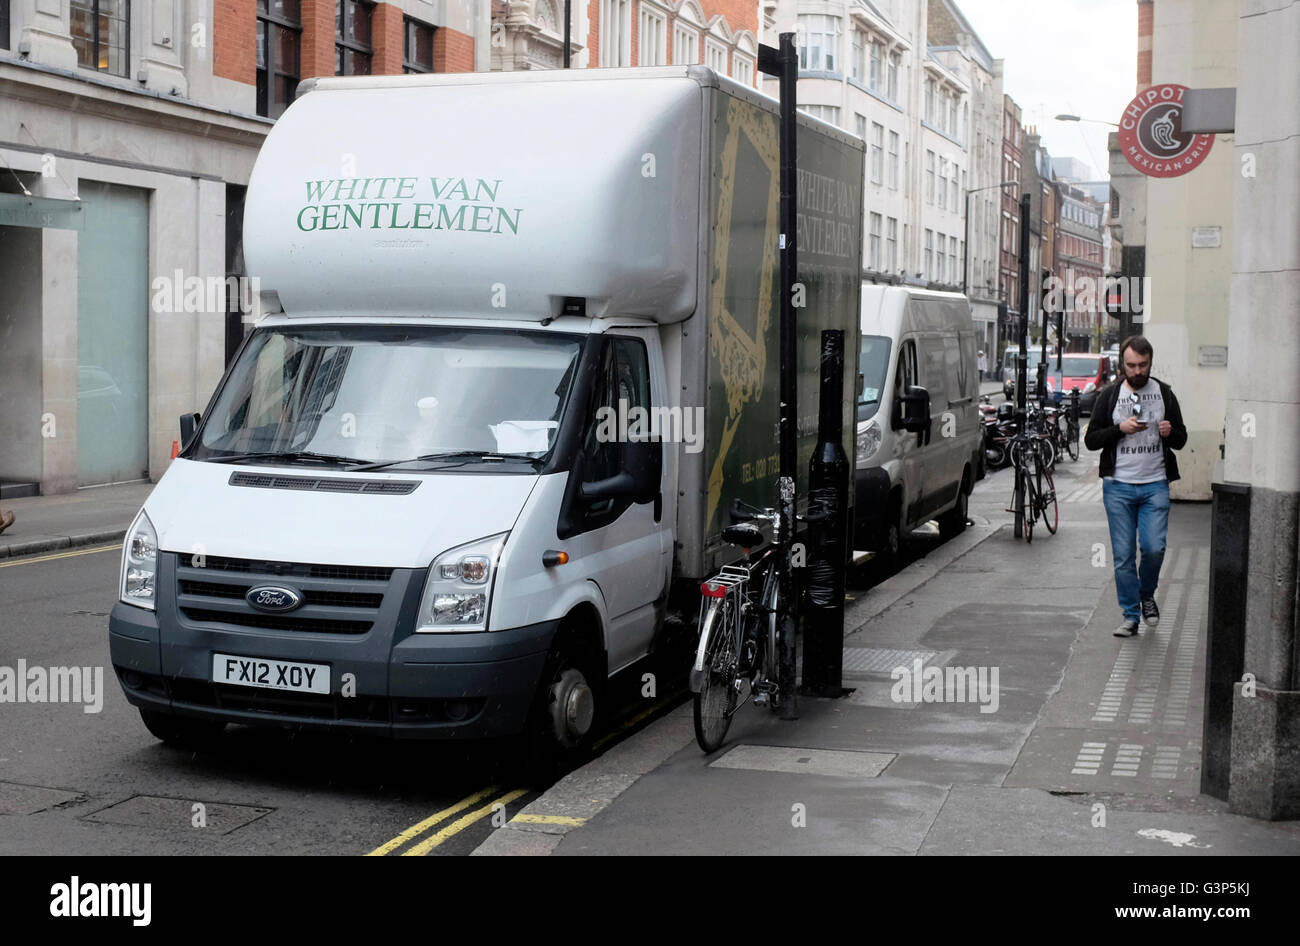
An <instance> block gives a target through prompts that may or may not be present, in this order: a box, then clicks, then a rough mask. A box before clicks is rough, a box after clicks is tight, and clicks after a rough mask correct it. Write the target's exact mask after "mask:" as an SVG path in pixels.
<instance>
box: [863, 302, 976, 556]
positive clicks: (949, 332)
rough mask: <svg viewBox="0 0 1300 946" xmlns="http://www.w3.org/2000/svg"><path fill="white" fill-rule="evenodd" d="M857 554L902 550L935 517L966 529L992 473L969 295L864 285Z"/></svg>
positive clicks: (949, 529)
mask: <svg viewBox="0 0 1300 946" xmlns="http://www.w3.org/2000/svg"><path fill="white" fill-rule="evenodd" d="M861 319H862V321H861V327H862V338H861V346H862V347H861V356H860V359H859V370H860V371H861V372H862V393H861V394H860V395H859V398H858V431H857V433H858V437H857V457H856V470H855V488H856V494H855V511H854V525H855V531H854V543H853V544H854V548H856V549H862V550H866V551H874V552H880V553H883V554H884V555H886V556H891V555H895V554H897V552H898V550H899V547H900V545H901V542H902V539H903V537H905V536H906V535H907V534H908V533H909V532H911V531H912V530H913V529H915V528H916V527H918V526H920V525H922V524H924V523H925V522H928V521H929V520H931V519H938V521H939V529H940V531H941V532H942V533H943V534H945V535H954V534H956V533H958V532H961V530H962V529H964V528H965V527H966V506H967V501H968V497H969V496H970V492H971V490H972V489H974V487H975V480H976V479H978V477H979V475H980V473H981V472H982V469H983V465H982V464H981V463H980V455H981V453H982V449H981V429H980V411H979V369H978V367H977V362H976V355H975V327H974V324H973V323H972V321H971V317H970V307H969V305H968V304H967V301H966V297H965V296H963V295H961V294H960V293H952V292H931V291H929V290H924V289H914V288H911V287H905V286H877V285H867V286H863V287H862V317H861Z"/></svg>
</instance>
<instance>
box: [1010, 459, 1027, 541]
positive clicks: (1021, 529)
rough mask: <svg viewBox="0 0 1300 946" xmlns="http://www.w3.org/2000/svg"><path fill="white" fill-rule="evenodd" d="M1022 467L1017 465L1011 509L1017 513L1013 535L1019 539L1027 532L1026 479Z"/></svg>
mask: <svg viewBox="0 0 1300 946" xmlns="http://www.w3.org/2000/svg"><path fill="white" fill-rule="evenodd" d="M1021 471H1022V467H1019V466H1017V467H1016V485H1015V486H1013V487H1012V489H1011V511H1012V512H1013V513H1014V514H1015V525H1014V526H1013V527H1012V530H1013V531H1012V535H1014V536H1015V537H1016V538H1017V539H1019V538H1020V537H1021V536H1023V535H1024V534H1025V480H1024V476H1023V475H1022V472H1021Z"/></svg>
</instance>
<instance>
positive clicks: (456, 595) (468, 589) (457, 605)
mask: <svg viewBox="0 0 1300 946" xmlns="http://www.w3.org/2000/svg"><path fill="white" fill-rule="evenodd" d="M509 534H510V533H508V532H502V533H500V534H499V535H490V536H488V537H487V538H486V539H478V540H477V541H475V542H470V543H469V544H468V545H459V546H457V547H456V548H454V549H448V550H447V551H446V552H443V553H442V554H441V555H439V556H438V557H437V558H435V559H434V560H433V564H432V565H430V566H429V577H428V578H426V579H425V582H424V594H423V595H421V597H420V611H419V615H418V616H417V618H416V627H415V632H416V633H417V634H431V633H436V632H439V631H485V630H487V619H488V608H489V607H490V605H491V603H492V585H493V583H494V581H495V580H496V571H497V562H498V561H499V560H500V558H501V549H502V548H503V547H504V546H505V543H506V536H507V535H509Z"/></svg>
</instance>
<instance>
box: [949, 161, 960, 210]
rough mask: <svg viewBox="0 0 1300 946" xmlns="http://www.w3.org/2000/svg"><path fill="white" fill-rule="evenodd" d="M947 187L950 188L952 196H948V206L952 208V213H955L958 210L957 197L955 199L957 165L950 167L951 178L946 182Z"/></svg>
mask: <svg viewBox="0 0 1300 946" xmlns="http://www.w3.org/2000/svg"><path fill="white" fill-rule="evenodd" d="M948 186H949V187H951V188H952V194H951V195H950V197H951V199H950V202H949V204H948V206H949V207H951V208H952V211H953V213H956V212H957V210H958V197H957V165H955V164H954V165H953V166H952V177H951V178H950V179H949V181H948Z"/></svg>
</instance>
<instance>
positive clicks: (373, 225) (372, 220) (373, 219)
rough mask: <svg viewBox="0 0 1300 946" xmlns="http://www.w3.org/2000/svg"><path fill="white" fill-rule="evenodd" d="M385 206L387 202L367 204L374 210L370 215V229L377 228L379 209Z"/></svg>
mask: <svg viewBox="0 0 1300 946" xmlns="http://www.w3.org/2000/svg"><path fill="white" fill-rule="evenodd" d="M387 206H388V205H387V204H380V203H376V204H370V205H369V207H370V209H371V210H373V211H374V212H375V213H374V216H372V217H371V218H370V229H371V230H378V229H379V211H380V210H382V209H383V208H385V207H387Z"/></svg>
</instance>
